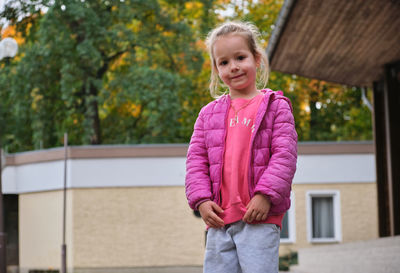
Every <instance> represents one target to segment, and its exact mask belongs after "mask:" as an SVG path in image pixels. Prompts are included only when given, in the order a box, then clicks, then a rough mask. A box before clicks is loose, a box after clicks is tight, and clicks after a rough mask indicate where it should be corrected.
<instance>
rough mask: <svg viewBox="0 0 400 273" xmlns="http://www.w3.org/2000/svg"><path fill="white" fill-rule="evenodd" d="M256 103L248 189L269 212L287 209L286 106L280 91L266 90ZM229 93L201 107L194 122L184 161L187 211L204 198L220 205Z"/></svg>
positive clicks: (293, 151) (289, 138)
mask: <svg viewBox="0 0 400 273" xmlns="http://www.w3.org/2000/svg"><path fill="white" fill-rule="evenodd" d="M262 92H264V93H265V95H264V98H263V100H262V101H261V103H260V106H259V109H258V112H257V115H256V119H255V131H254V133H253V134H252V137H251V140H250V160H249V174H248V175H249V179H248V181H249V191H250V197H253V196H254V194H255V193H262V194H264V195H266V196H268V197H269V198H270V200H271V203H272V206H271V209H270V214H269V215H279V214H282V213H284V212H285V211H287V210H288V209H289V207H290V190H291V184H292V179H293V176H294V173H295V171H296V161H297V133H296V130H295V125H294V118H293V114H292V107H291V104H290V101H289V99H288V98H286V97H284V96H283V94H282V92H280V91H277V92H274V91H272V90H270V89H265V90H262ZM230 102H231V100H230V96H228V95H224V96H222V97H220V98H219V99H217V100H215V101H212V102H210V103H209V104H207V105H206V106H205V107H203V108H202V109H201V111H200V113H199V116H198V118H197V120H196V123H195V125H194V131H193V135H192V138H191V140H190V145H189V150H188V153H187V161H186V182H185V184H186V196H187V199H188V201H189V205H190V207H191V208H192V209H197V207H198V205H199V204H201V203H202V202H204V201H206V200H213V201H214V202H216V203H217V204H220V188H221V182H222V168H223V159H224V150H225V137H226V127H227V125H226V120H227V115H228V112H229V107H230Z"/></svg>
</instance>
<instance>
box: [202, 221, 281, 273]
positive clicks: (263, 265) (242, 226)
mask: <svg viewBox="0 0 400 273" xmlns="http://www.w3.org/2000/svg"><path fill="white" fill-rule="evenodd" d="M279 241H280V230H279V227H277V226H276V225H274V224H256V225H250V224H247V223H245V222H243V221H239V222H235V223H233V224H230V225H227V226H225V227H224V228H220V229H215V228H210V229H209V230H208V233H207V244H206V253H205V258H204V269H203V272H204V273H277V272H278V263H279Z"/></svg>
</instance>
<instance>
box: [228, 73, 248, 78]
mask: <svg viewBox="0 0 400 273" xmlns="http://www.w3.org/2000/svg"><path fill="white" fill-rule="evenodd" d="M244 75H245V73H243V74H239V75H237V76H233V77H232V78H231V79H232V80H233V79H237V78H240V77H242V76H244Z"/></svg>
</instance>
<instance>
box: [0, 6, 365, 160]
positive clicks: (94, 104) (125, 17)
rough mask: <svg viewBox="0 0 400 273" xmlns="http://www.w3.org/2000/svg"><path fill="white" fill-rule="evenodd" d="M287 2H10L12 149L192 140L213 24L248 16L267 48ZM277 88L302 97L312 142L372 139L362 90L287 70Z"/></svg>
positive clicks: (303, 131)
mask: <svg viewBox="0 0 400 273" xmlns="http://www.w3.org/2000/svg"><path fill="white" fill-rule="evenodd" d="M10 3H11V4H10ZM282 4H283V0H258V1H254V0H248V1H231V0H195V1H189V0H148V1H141V0H120V1H105V0H91V1H88V0H68V1H67V0H54V1H50V0H35V1H23V0H18V1H7V2H6V8H5V9H4V11H3V12H2V13H1V16H2V17H3V18H6V19H7V20H8V21H9V23H10V25H11V26H10V27H9V28H13V29H14V32H15V33H14V34H13V35H14V36H15V37H17V38H18V42H19V45H20V50H19V53H18V55H17V57H15V58H14V59H12V60H2V61H1V62H0V66H1V70H0V125H1V127H0V128H1V131H0V138H1V140H2V143H3V146H6V148H7V149H8V151H10V152H16V151H24V150H31V149H39V148H47V147H54V146H60V145H62V142H63V135H64V132H68V134H69V143H70V144H72V145H82V144H100V143H104V144H107V143H124V144H125V143H126V144H128V143H166V142H188V141H189V139H190V136H191V134H192V130H193V124H194V122H195V119H196V117H197V114H198V112H199V110H200V108H201V107H202V106H203V105H205V104H206V103H207V102H209V101H210V100H211V97H210V95H209V92H208V84H209V77H210V69H211V67H210V63H209V57H208V55H207V52H206V50H205V46H204V39H205V37H206V35H207V33H208V32H209V30H210V29H211V28H213V27H214V26H215V24H217V23H219V22H222V21H224V20H237V19H239V20H248V21H251V22H253V23H255V24H256V25H257V26H258V27H259V28H260V30H261V34H262V42H263V44H264V46H266V45H267V41H268V39H269V37H270V35H271V33H272V30H273V24H274V22H275V21H276V19H277V18H278V14H279V11H280V8H281V6H282ZM43 7H46V9H44V10H43V9H42V10H41V8H43ZM218 14H229V15H225V17H224V16H221V15H218ZM3 33H4V31H3ZM268 87H269V88H271V89H273V90H283V91H284V93H285V95H286V96H288V97H289V98H290V99H291V101H292V104H293V109H294V116H295V120H296V129H297V132H298V134H299V140H300V141H308V140H367V139H372V124H371V113H370V112H369V110H368V108H366V107H365V106H364V105H363V104H362V102H361V96H360V94H361V91H360V89H359V88H348V87H344V86H340V85H335V84H330V83H326V82H323V81H317V80H312V79H306V78H302V77H297V76H295V75H285V74H282V73H279V72H272V73H271V75H270V81H269V84H268Z"/></svg>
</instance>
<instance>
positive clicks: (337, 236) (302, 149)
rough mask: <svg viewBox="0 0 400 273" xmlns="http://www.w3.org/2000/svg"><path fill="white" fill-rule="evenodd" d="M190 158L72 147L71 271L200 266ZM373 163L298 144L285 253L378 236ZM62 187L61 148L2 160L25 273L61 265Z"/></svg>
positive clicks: (153, 150) (343, 149)
mask: <svg viewBox="0 0 400 273" xmlns="http://www.w3.org/2000/svg"><path fill="white" fill-rule="evenodd" d="M186 151H187V145H143V146H96V147H91V146H90V147H89V146H81V147H69V148H68V153H67V155H68V156H67V161H66V163H67V168H66V170H67V171H66V185H67V189H68V190H67V199H66V244H67V266H68V270H69V271H70V272H127V271H126V270H131V271H130V272H133V271H132V270H134V269H135V268H147V267H155V268H159V270H160V271H159V272H162V269H168V268H171V267H173V268H185V267H187V268H189V267H190V268H193V267H201V265H202V262H203V252H204V243H205V226H204V224H203V222H202V220H201V219H200V218H197V217H196V216H195V215H194V214H193V212H192V211H191V210H190V209H189V207H188V205H187V202H186V197H185V188H184V178H185V155H186ZM374 160H375V159H374V154H373V146H372V144H371V143H309V144H306V143H300V144H299V158H298V171H297V173H296V176H295V179H294V186H293V195H292V208H291V209H290V211H289V212H288V214H287V217H286V218H285V219H286V220H285V221H287V222H285V227H284V229H283V231H282V239H281V249H280V252H281V254H285V253H287V252H289V251H296V250H297V249H298V248H303V247H312V246H314V245H321V244H338V243H339V244H340V243H342V242H350V241H357V240H366V239H373V238H377V237H378V219H377V197H376V183H375V180H376V179H375V163H374ZM63 185H64V150H63V148H58V149H49V150H43V151H35V152H27V153H20V154H12V155H8V156H7V157H6V167H5V169H4V171H3V192H4V193H5V194H6V196H7V195H10V196H12V195H14V196H17V198H16V200H17V201H16V202H17V203H18V204H17V205H18V223H17V226H18V228H19V231H18V239H16V240H17V241H18V250H17V252H18V256H19V262H18V263H19V268H20V272H21V273H26V272H28V271H29V270H34V269H59V268H60V266H61V245H62V239H63ZM9 232H10V231H9ZM11 232H12V231H11ZM10 243H13V242H10ZM14 243H15V242H14ZM183 270H184V269H183ZM135 272H136V271H135ZM182 272H185V271H182ZM187 272H188V270H187Z"/></svg>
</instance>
